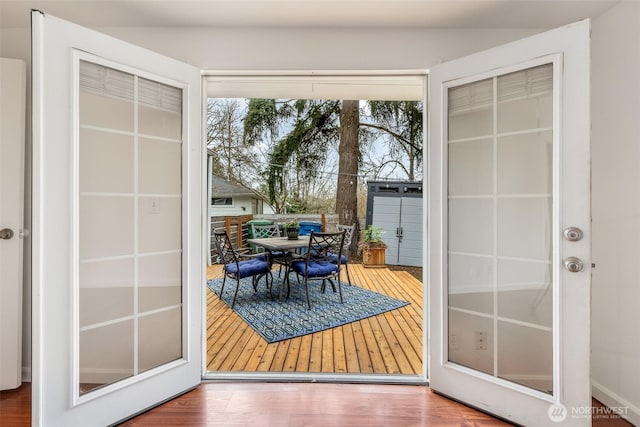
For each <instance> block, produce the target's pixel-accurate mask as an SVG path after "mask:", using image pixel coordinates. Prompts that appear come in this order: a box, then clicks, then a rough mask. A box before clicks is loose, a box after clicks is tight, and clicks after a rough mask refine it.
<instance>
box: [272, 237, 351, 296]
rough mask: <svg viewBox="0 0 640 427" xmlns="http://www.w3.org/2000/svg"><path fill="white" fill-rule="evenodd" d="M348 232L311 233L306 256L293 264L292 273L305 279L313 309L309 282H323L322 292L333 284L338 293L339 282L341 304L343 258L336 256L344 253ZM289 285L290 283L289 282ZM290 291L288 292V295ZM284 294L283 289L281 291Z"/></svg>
mask: <svg viewBox="0 0 640 427" xmlns="http://www.w3.org/2000/svg"><path fill="white" fill-rule="evenodd" d="M345 233H346V231H340V232H335V233H316V232H315V231H311V234H310V235H309V246H308V248H307V252H306V253H305V254H304V256H300V257H299V258H298V259H297V260H294V261H292V262H291V266H290V271H293V272H294V273H296V275H297V277H298V278H299V279H303V281H304V287H305V291H306V293H307V305H308V306H309V308H311V301H310V299H309V281H310V280H321V281H322V288H321V289H322V292H324V291H325V287H326V283H327V281H328V282H329V283H331V287H332V289H333V291H334V292H335V291H336V287H335V283H334V282H333V281H334V279H336V280H337V282H338V290H339V292H340V302H343V299H342V285H341V283H340V265H341V262H340V261H341V259H340V258H341V257H337V256H336V254H340V253H342V249H343V246H344V240H345ZM287 285H289V283H288V282H287ZM289 290H290V289H288V290H287V294H288V292H289ZM280 292H282V288H281V289H280Z"/></svg>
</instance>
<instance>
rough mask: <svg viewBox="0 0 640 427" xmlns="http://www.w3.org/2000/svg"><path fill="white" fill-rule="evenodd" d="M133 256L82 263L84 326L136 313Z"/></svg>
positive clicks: (81, 313) (81, 316)
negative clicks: (134, 311)
mask: <svg viewBox="0 0 640 427" xmlns="http://www.w3.org/2000/svg"><path fill="white" fill-rule="evenodd" d="M133 264H134V260H133V257H132V258H129V259H118V260H112V261H97V262H83V263H81V264H80V327H84V326H90V325H93V324H96V323H102V322H108V321H113V320H116V319H120V318H123V317H127V316H131V315H133V310H134V304H133V301H134V288H133V281H134V274H133Z"/></svg>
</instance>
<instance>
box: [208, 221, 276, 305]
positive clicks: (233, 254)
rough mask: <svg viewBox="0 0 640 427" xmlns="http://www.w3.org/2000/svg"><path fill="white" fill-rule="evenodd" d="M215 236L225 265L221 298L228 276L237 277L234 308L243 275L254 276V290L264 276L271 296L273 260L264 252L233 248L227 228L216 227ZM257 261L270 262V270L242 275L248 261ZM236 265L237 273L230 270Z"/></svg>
mask: <svg viewBox="0 0 640 427" xmlns="http://www.w3.org/2000/svg"><path fill="white" fill-rule="evenodd" d="M213 237H214V241H215V244H216V248H217V250H218V257H219V261H220V263H221V264H223V265H224V267H223V272H224V278H223V279H222V288H221V289H220V295H219V297H220V299H222V294H223V292H224V286H225V283H226V281H227V278H230V279H235V281H236V291H235V293H234V295H233V302H232V303H231V308H233V307H234V306H235V304H236V298H237V297H238V289H239V288H240V279H241V278H243V277H252V285H253V290H254V291H257V290H258V282H259V281H260V279H261V278H262V277H263V276H264V277H265V283H266V286H267V289H269V295H270V296H271V288H272V285H273V276H272V274H271V262H270V261H269V259H268V258H267V257H265V255H264V254H250V253H248V250H236V249H234V248H233V245H232V244H231V239H230V238H229V234H228V233H227V230H225V229H224V228H222V229H215V230H214V231H213ZM241 258H246V259H247V260H245V261H241V260H240V259H241ZM255 262H266V263H268V270H267V271H264V272H260V273H256V274H252V275H247V276H242V277H241V274H240V271H241V267H242V266H245V265H247V264H246V263H255ZM230 265H235V270H236V273H234V272H232V271H229V270H230V269H229V266H230ZM269 279H271V283H269Z"/></svg>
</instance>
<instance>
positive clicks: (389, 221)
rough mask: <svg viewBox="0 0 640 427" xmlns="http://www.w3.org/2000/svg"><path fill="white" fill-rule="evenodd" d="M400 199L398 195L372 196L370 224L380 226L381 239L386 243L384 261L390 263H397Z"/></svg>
mask: <svg viewBox="0 0 640 427" xmlns="http://www.w3.org/2000/svg"><path fill="white" fill-rule="evenodd" d="M401 205H402V199H401V198H400V197H380V196H375V197H374V198H373V215H372V220H371V221H372V224H373V225H375V226H376V227H382V229H383V234H382V240H384V242H385V243H386V244H387V251H386V254H385V261H386V263H387V264H390V265H398V262H399V260H398V249H399V244H400V241H399V240H398V237H397V233H398V227H400V207H401Z"/></svg>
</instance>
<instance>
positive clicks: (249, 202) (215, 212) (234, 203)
mask: <svg viewBox="0 0 640 427" xmlns="http://www.w3.org/2000/svg"><path fill="white" fill-rule="evenodd" d="M214 198H215V197H212V199H214ZM254 205H255V201H254V199H252V198H251V197H249V196H238V197H231V204H230V205H212V204H210V205H209V216H237V215H249V214H255V213H257V212H254V211H253V206H254ZM243 207H244V209H242V208H243Z"/></svg>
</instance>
